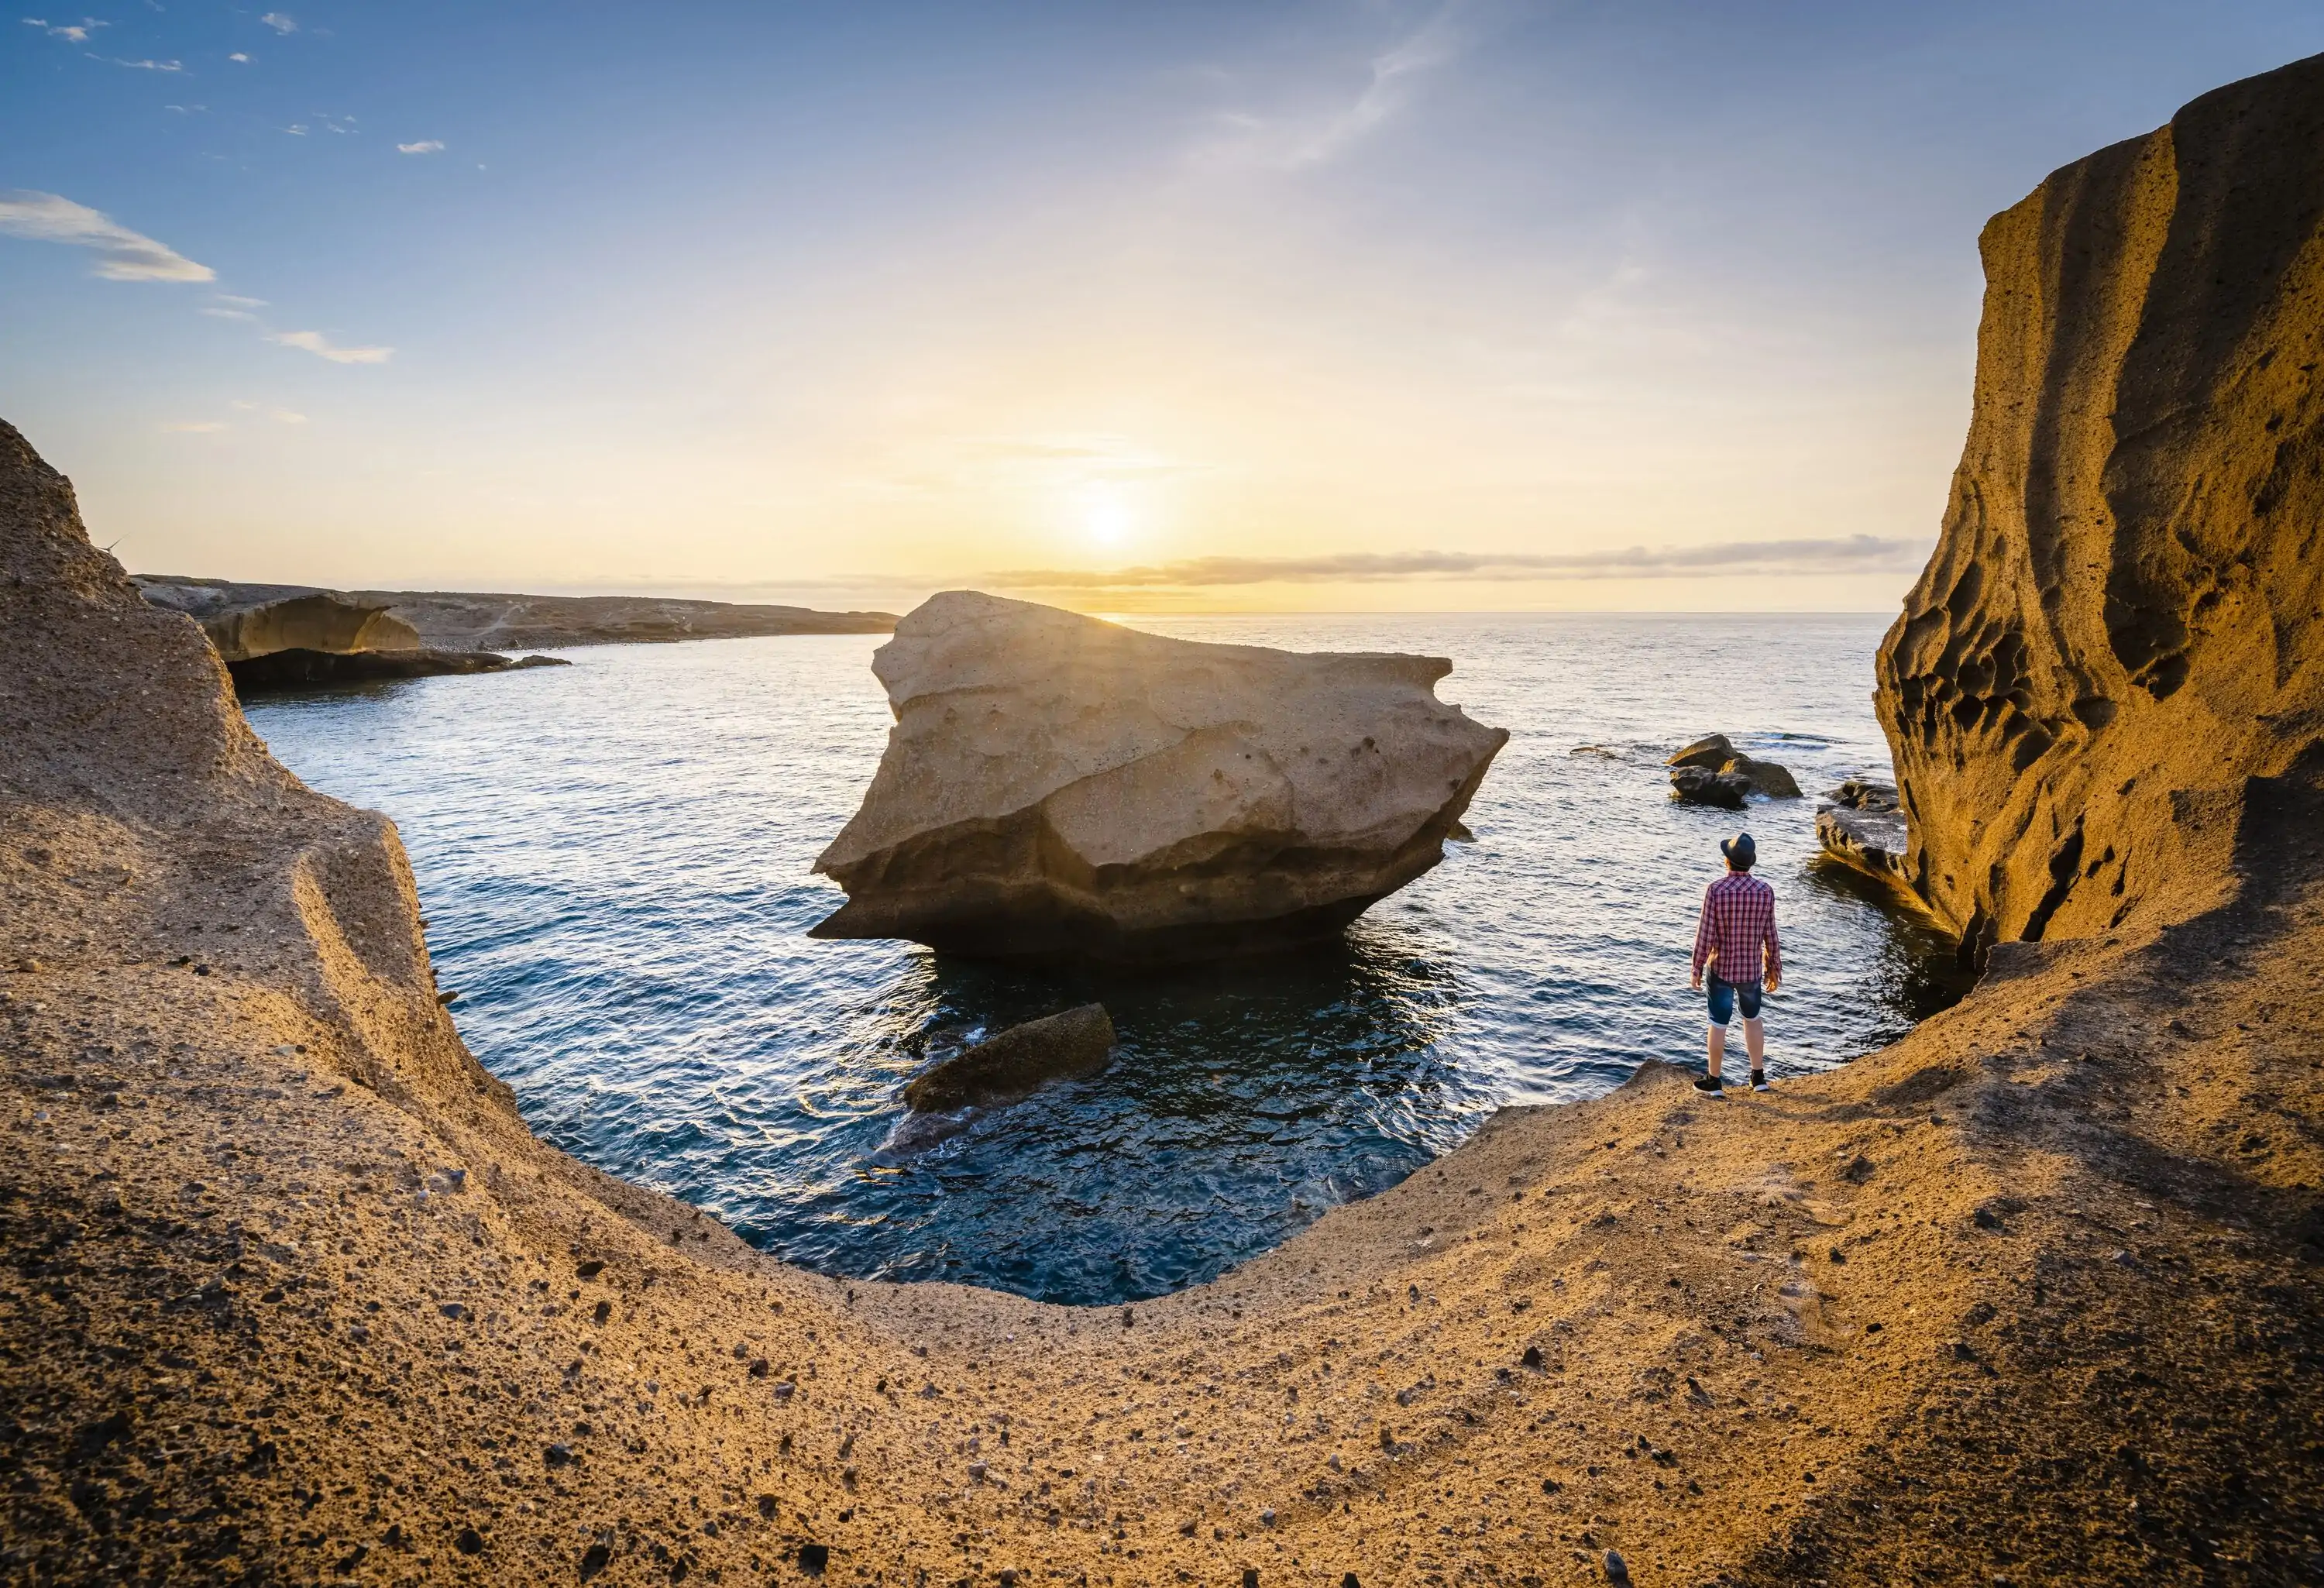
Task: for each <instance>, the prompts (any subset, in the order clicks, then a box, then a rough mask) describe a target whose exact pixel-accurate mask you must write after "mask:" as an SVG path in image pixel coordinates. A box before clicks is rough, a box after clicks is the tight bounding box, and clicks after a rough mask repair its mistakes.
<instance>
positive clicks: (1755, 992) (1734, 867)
mask: <svg viewBox="0 0 2324 1588" xmlns="http://www.w3.org/2000/svg"><path fill="white" fill-rule="evenodd" d="M1719 853H1720V854H1723V855H1725V856H1726V857H1727V874H1726V875H1725V876H1723V877H1721V878H1720V879H1719V880H1718V881H1717V882H1713V883H1711V886H1710V887H1708V888H1706V889H1704V890H1703V891H1702V922H1701V925H1700V926H1698V927H1696V928H1695V929H1694V973H1693V975H1692V979H1691V981H1690V982H1689V983H1688V984H1689V985H1690V986H1692V987H1693V988H1694V989H1695V990H1696V991H1698V992H1700V991H1701V987H1702V974H1703V972H1704V970H1705V969H1706V968H1708V969H1709V971H1710V973H1711V1066H1710V1073H1709V1074H1708V1075H1705V1076H1702V1078H1701V1079H1700V1080H1698V1081H1696V1082H1695V1084H1694V1089H1695V1090H1696V1091H1698V1092H1701V1093H1706V1094H1710V1095H1711V1096H1713V1097H1717V1096H1719V1095H1720V1094H1721V1093H1722V1092H1723V1090H1724V1089H1725V1085H1726V1083H1725V1082H1723V1081H1721V1080H1720V1076H1719V1066H1720V1060H1721V1059H1722V1058H1724V1057H1726V1054H1727V1023H1728V1022H1729V1020H1733V1019H1734V1018H1735V1006H1736V1005H1737V1004H1738V1003H1740V1004H1741V1005H1742V1006H1743V1042H1744V1046H1745V1047H1746V1048H1748V1050H1749V1052H1750V1055H1751V1090H1752V1091H1754V1092H1765V1091H1766V1090H1767V1070H1766V1034H1765V1033H1764V1032H1763V1031H1762V1030H1761V1029H1760V1026H1759V992H1760V987H1761V985H1762V983H1763V980H1764V984H1765V986H1766V990H1767V991H1768V992H1774V991H1775V989H1777V988H1778V987H1781V986H1782V985H1783V984H1784V958H1783V953H1782V950H1781V949H1780V948H1779V947H1778V946H1777V944H1776V942H1775V890H1774V889H1773V888H1770V887H1769V886H1767V884H1766V883H1765V882H1761V881H1760V880H1759V879H1758V878H1757V877H1755V876H1753V875H1752V874H1751V867H1752V865H1753V864H1754V863H1756V862H1757V860H1758V858H1759V846H1758V845H1757V844H1754V843H1753V842H1752V841H1751V835H1750V834H1748V833H1738V834H1736V835H1735V836H1733V837H1732V838H1722V839H1720V843H1719Z"/></svg>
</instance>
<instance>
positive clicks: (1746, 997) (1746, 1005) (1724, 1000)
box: [1711, 976, 1759, 1026]
mask: <svg viewBox="0 0 2324 1588" xmlns="http://www.w3.org/2000/svg"><path fill="white" fill-rule="evenodd" d="M1738 999H1740V1000H1741V1001H1742V1003H1743V1018H1744V1019H1745V1020H1757V1019H1758V1018H1759V983H1757V982H1743V983H1735V982H1722V981H1720V979H1719V978H1718V977H1717V976H1713V977H1711V1024H1712V1025H1714V1026H1723V1025H1725V1024H1727V1022H1728V1021H1729V1020H1733V1019H1734V1018H1735V1003H1736V1001H1737V1000H1738Z"/></svg>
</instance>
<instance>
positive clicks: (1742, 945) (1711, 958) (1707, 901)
mask: <svg viewBox="0 0 2324 1588" xmlns="http://www.w3.org/2000/svg"><path fill="white" fill-rule="evenodd" d="M1762 947H1764V948H1766V953H1767V968H1766V974H1768V975H1769V976H1772V977H1775V979H1776V980H1778V981H1780V980H1781V979H1782V978H1783V974H1784V956H1783V951H1782V949H1781V947H1780V946H1778V945H1777V944H1776V942H1775V890H1774V889H1773V888H1770V887H1769V886H1767V884H1766V883H1765V882H1761V881H1760V880H1759V879H1758V878H1757V877H1755V876H1753V875H1751V874H1750V872H1728V873H1727V874H1726V875H1725V876H1723V877H1721V878H1720V879H1719V881H1717V882H1713V883H1711V886H1710V887H1708V888H1705V889H1704V890H1703V891H1702V924H1701V926H1699V927H1697V928H1695V929H1694V968H1693V970H1692V973H1691V974H1693V975H1696V976H1700V975H1701V974H1702V971H1703V966H1704V965H1710V966H1711V972H1712V974H1714V975H1716V976H1718V978H1719V979H1720V981H1722V982H1733V983H1744V984H1747V985H1748V983H1753V982H1756V981H1757V980H1759V979H1760V971H1759V951H1760V949H1761V948H1762Z"/></svg>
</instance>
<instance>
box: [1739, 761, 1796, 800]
mask: <svg viewBox="0 0 2324 1588" xmlns="http://www.w3.org/2000/svg"><path fill="white" fill-rule="evenodd" d="M1719 770H1720V772H1721V773H1723V774H1725V775H1726V776H1729V777H1738V778H1741V779H1742V780H1744V781H1745V782H1747V783H1748V784H1750V785H1751V787H1752V788H1753V789H1755V790H1756V791H1757V792H1758V793H1761V794H1765V795H1766V797H1767V798H1768V799H1798V798H1799V797H1800V785H1799V782H1798V780H1796V779H1794V777H1793V776H1792V774H1791V771H1790V769H1789V768H1787V767H1783V766H1778V765H1777V764H1776V763H1775V762H1772V761H1755V760H1753V759H1752V758H1751V757H1750V756H1748V755H1736V756H1733V757H1731V758H1730V759H1729V761H1728V762H1727V764H1726V765H1725V766H1723V767H1721V768H1720V769H1719Z"/></svg>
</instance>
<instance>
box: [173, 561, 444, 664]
mask: <svg viewBox="0 0 2324 1588" xmlns="http://www.w3.org/2000/svg"><path fill="white" fill-rule="evenodd" d="M139 592H140V594H142V595H144V597H145V599H147V600H148V601H151V602H152V603H153V604H154V605H156V606H166V607H168V608H170V609H171V611H173V612H182V613H184V614H186V615H187V616H188V617H190V618H192V619H193V620H194V621H195V622H196V623H199V624H201V625H202V632H203V633H205V634H208V636H209V640H210V643H211V644H213V645H215V646H217V653H218V660H221V661H223V662H225V663H226V665H227V666H228V667H231V666H233V665H234V664H235V662H238V661H250V660H254V659H256V658H258V657H262V656H272V655H275V654H277V653H278V652H281V651H312V652H314V653H316V654H317V655H321V656H351V655H354V654H355V653H356V652H358V651H417V650H419V649H420V635H419V633H418V632H416V631H415V630H414V629H413V628H412V627H411V625H410V623H405V622H404V621H403V620H402V619H401V618H399V617H396V616H395V615H393V614H392V613H390V612H388V611H387V609H386V608H385V607H383V606H377V605H371V604H369V603H366V602H362V601H355V600H351V599H349V598H348V597H346V596H345V595H339V594H338V593H337V592H336V591H331V590H309V591H303V592H299V593H296V594H291V595H263V596H258V597H256V598H247V597H245V596H244V595H243V594H242V593H241V592H239V591H237V590H235V588H234V587H232V586H225V585H201V584H189V583H183V582H171V583H166V584H164V583H155V582H151V581H146V582H141V583H140V585H139Z"/></svg>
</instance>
